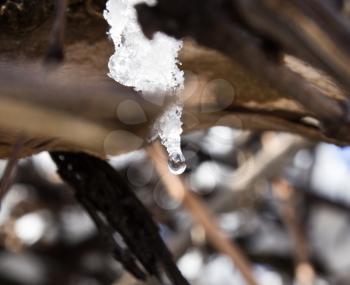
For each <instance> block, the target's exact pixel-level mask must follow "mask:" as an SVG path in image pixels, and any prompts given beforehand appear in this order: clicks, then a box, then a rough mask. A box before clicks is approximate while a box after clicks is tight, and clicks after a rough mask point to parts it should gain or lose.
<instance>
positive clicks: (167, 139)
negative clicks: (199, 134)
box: [104, 0, 185, 174]
mask: <svg viewBox="0 0 350 285" xmlns="http://www.w3.org/2000/svg"><path fill="white" fill-rule="evenodd" d="M139 3H146V4H148V5H155V4H156V1H154V0H109V1H108V2H107V6H106V10H105V12H104V17H105V18H106V20H107V21H108V23H109V25H110V26H111V29H110V31H109V34H110V36H111V38H112V40H113V42H114V45H115V49H116V51H115V53H114V54H113V55H112V56H111V58H110V60H109V63H108V67H109V71H110V72H109V76H110V77H112V78H113V79H114V80H116V81H117V82H119V83H121V84H123V85H125V86H129V87H133V88H134V89H135V90H136V91H140V92H142V94H143V95H144V96H146V98H147V95H150V94H164V96H166V95H173V96H175V98H174V99H175V100H174V101H175V103H173V104H172V105H171V106H169V107H168V109H167V110H166V111H165V113H164V114H163V115H162V116H161V117H160V118H159V119H158V121H157V122H156V123H155V126H154V127H155V129H156V131H157V133H158V135H159V137H160V139H161V141H162V143H163V145H164V146H165V147H166V149H167V151H168V153H169V168H170V170H172V172H174V173H176V174H178V173H182V172H183V171H184V170H185V164H184V156H183V155H182V152H181V147H180V144H181V133H182V128H181V125H182V122H181V115H182V104H181V100H180V98H178V97H176V96H178V95H177V94H178V92H177V91H179V90H180V89H182V88H183V84H184V74H183V72H182V71H181V70H180V69H179V68H178V66H177V64H178V60H177V56H178V52H179V50H180V49H181V47H182V42H181V41H178V40H176V39H174V38H171V37H169V36H167V35H165V34H163V33H161V32H157V33H155V34H154V37H153V39H151V40H150V39H148V38H146V37H145V35H144V34H143V32H142V30H141V27H140V26H139V23H138V21H137V15H136V9H135V8H134V5H135V4H139ZM149 98H151V97H149ZM150 100H151V99H150Z"/></svg>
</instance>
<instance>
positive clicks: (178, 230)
mask: <svg viewBox="0 0 350 285" xmlns="http://www.w3.org/2000/svg"><path fill="white" fill-rule="evenodd" d="M183 149H184V154H185V157H186V159H187V163H188V167H187V170H186V172H185V174H184V175H183V178H184V181H185V185H186V187H187V191H191V192H192V193H193V194H194V195H195V196H197V197H200V198H201V199H202V200H203V202H204V205H205V207H206V208H207V209H208V210H209V211H211V212H213V213H215V217H216V219H217V224H218V226H219V227H220V228H221V229H222V230H223V231H224V232H225V234H226V236H227V237H228V238H229V239H230V240H231V241H232V243H234V244H235V245H237V246H238V247H239V248H240V249H241V250H242V252H243V253H244V255H245V256H246V257H247V259H248V260H249V261H250V262H251V263H252V266H253V272H254V274H255V276H256V277H257V279H258V281H259V284H261V285H282V284H319V285H326V284H350V281H349V280H350V258H349V253H350V239H349V238H348V237H349V235H350V215H349V213H350V191H349V179H350V175H349V173H350V148H341V147H337V146H334V145H329V144H324V143H318V144H313V143H310V142H308V141H305V140H303V139H301V138H299V137H296V136H292V135H287V134H280V133H270V132H269V133H251V132H246V131H238V130H234V129H230V128H227V127H213V128H211V129H209V130H206V131H200V132H196V133H192V134H188V135H186V136H184V139H183ZM110 163H111V165H112V166H113V167H114V168H115V169H117V171H118V172H120V173H121V174H122V175H123V177H124V178H125V180H126V181H128V183H129V184H130V186H131V187H132V189H133V190H134V191H135V192H136V193H137V195H138V197H139V198H140V199H141V201H142V202H143V203H144V204H145V205H146V206H147V208H148V209H149V210H150V211H151V212H152V214H153V217H154V219H155V220H156V221H157V222H158V223H159V226H160V230H161V234H162V236H163V238H164V239H165V241H166V243H167V244H168V245H169V247H170V248H171V250H172V252H173V254H174V256H175V258H176V260H177V264H178V266H179V268H180V269H181V271H182V272H183V274H184V275H185V276H186V277H187V278H188V280H189V281H190V282H191V284H201V285H226V284H235V285H240V284H242V285H243V284H247V283H245V280H244V278H242V275H241V273H240V270H238V269H237V268H236V267H235V265H234V264H233V262H231V259H230V258H229V257H228V256H226V255H224V254H221V253H219V252H218V251H217V250H216V249H215V248H213V247H212V246H211V244H210V243H209V242H208V241H207V237H206V234H205V231H204V230H203V228H202V227H201V226H200V225H198V224H197V223H196V222H194V220H193V218H192V214H191V211H190V210H189V209H186V208H184V207H183V206H182V205H181V202H180V201H175V200H173V199H172V198H171V197H170V196H169V195H168V194H167V191H165V189H164V187H163V183H162V182H161V181H160V179H159V176H158V174H157V172H156V171H155V169H154V167H153V165H152V162H151V161H150V159H149V158H148V156H147V155H146V153H145V152H144V151H137V152H133V153H129V154H126V155H122V156H118V157H111V158H110ZM5 165H6V161H1V171H3V169H4V167H5ZM55 169H56V168H55V165H54V164H53V162H52V161H51V159H50V157H49V155H48V154H47V153H45V152H44V153H41V154H39V155H36V156H33V157H31V158H27V159H23V160H21V161H20V164H19V167H18V169H17V173H16V177H15V180H14V183H13V184H12V186H11V189H10V191H9V192H8V193H7V195H6V196H5V198H4V201H3V203H2V208H1V211H0V230H1V232H0V284H1V285H22V284H23V285H24V284H26V285H31V284H33V285H34V284H35V285H44V284H50V285H54V284H67V285H69V284H74V285H77V284H84V285H102V284H121V285H126V284H130V285H131V284H137V281H136V280H134V279H133V278H132V277H131V276H130V275H128V274H127V273H125V272H124V271H123V269H122V267H121V266H120V265H119V264H118V263H117V262H116V261H115V260H114V259H113V258H112V257H111V256H110V254H109V251H108V248H106V246H105V243H104V241H103V240H101V239H100V237H99V235H98V233H97V231H96V228H95V226H94V224H93V223H92V221H91V220H90V218H89V216H88V215H87V214H86V213H85V211H84V210H83V209H82V208H81V207H80V206H79V204H77V202H76V201H75V199H74V195H73V191H72V189H70V188H69V187H68V186H66V185H64V184H63V183H62V182H61V180H60V179H59V177H58V176H57V174H56V173H55Z"/></svg>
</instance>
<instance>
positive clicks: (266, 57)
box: [0, 0, 350, 157]
mask: <svg viewBox="0 0 350 285" xmlns="http://www.w3.org/2000/svg"><path fill="white" fill-rule="evenodd" d="M160 2H162V1H160ZM165 2H166V1H164V3H165ZM180 2H181V1H180ZM180 2H179V3H180ZM206 2H210V1H209V0H207V1H206ZM240 2H242V1H237V3H236V4H237V5H239V7H240V8H239V9H241V10H237V11H241V12H242V15H244V11H245V10H244V9H245V7H246V6H245V5H248V2H249V5H255V4H254V2H256V1H248V2H247V4H244V3H243V4H244V5H243V4H242V3H240ZM243 2H244V1H243ZM291 2H293V1H291ZM176 3H177V4H174V5H175V6H177V5H178V4H179V3H178V2H176ZM186 3H187V2H186ZM189 3H190V2H188V3H187V4H186V5H189ZM191 3H192V2H191ZM193 3H196V1H194V2H193ZM193 3H192V4H193ZM186 5H184V6H183V7H181V9H187V8H186V7H187V6H186ZM193 5H195V4H193ZM199 5H200V6H202V5H201V4H199ZM293 5H294V4H293ZM203 7H205V5H204V6H203ZM254 7H256V9H258V8H257V7H258V5H256V6H254ZM203 9H204V8H203ZM174 11H176V9H175V10H174ZM189 11H190V12H191V11H192V10H189ZM198 11H199V13H202V12H203V14H200V15H199V16H200V17H203V16H205V15H206V14H205V13H206V11H205V9H204V10H198ZM198 11H197V12H198ZM165 12H166V11H165ZM221 12H222V11H221ZM221 12H220V13H221ZM261 13H262V12H261ZM261 13H260V14H261ZM260 14H259V15H260ZM144 15H147V13H144ZM164 15H167V14H166V13H164ZM213 15H214V16H215V15H216V14H215V13H213ZM192 16H195V15H192ZM197 16H198V15H197ZM260 16H261V15H260ZM260 16H259V17H260ZM263 16H264V17H263ZM261 17H263V19H264V20H265V21H266V20H267V19H266V14H262V16H261ZM276 17H277V16H276ZM51 18H52V16H51ZM224 18H225V17H224ZM200 19H202V18H200ZM312 19H313V18H312ZM214 20H215V19H214ZM248 20H249V19H247V21H248ZM51 21H52V20H51V19H50V18H49V20H47V21H46V22H45V24H41V25H39V24H38V25H37V26H38V28H36V29H34V30H31V31H27V32H26V33H21V34H18V35H14V34H13V33H12V34H11V33H3V34H1V35H0V38H1V39H0V41H1V44H0V58H1V59H2V61H4V62H7V63H6V64H1V66H0V81H1V84H0V102H1V104H0V106H1V107H0V108H1V109H2V112H1V113H0V116H1V118H0V131H1V133H2V134H3V135H2V137H1V147H0V155H1V156H2V157H7V156H9V154H10V153H11V149H12V146H13V145H14V141H15V138H16V136H17V134H18V133H20V132H22V131H25V132H26V134H27V137H28V138H29V139H28V141H27V142H26V143H25V146H26V147H25V148H24V149H23V152H22V155H29V154H32V153H35V152H38V151H41V150H45V149H49V150H63V149H64V150H85V151H88V152H93V153H95V154H98V155H100V156H104V155H105V154H106V151H105V146H104V144H105V142H106V137H108V135H110V134H111V132H113V131H114V130H119V129H121V130H124V131H127V132H128V133H129V134H132V135H135V136H136V137H137V138H139V139H141V141H145V139H146V138H147V135H148V134H147V132H148V130H149V127H150V124H151V123H152V121H153V120H154V119H155V118H156V116H157V115H158V114H159V112H160V111H161V109H163V107H161V106H157V105H154V104H151V103H150V102H148V101H146V100H142V99H141V98H139V95H138V94H136V93H134V92H132V91H130V90H128V89H125V88H124V89H120V88H119V87H115V86H114V87H113V86H112V85H116V84H115V83H114V82H111V81H110V80H108V79H107V76H106V73H107V61H108V57H109V55H110V54H112V49H113V47H112V44H111V43H110V42H109V41H108V39H107V37H106V35H105V32H106V29H107V27H106V23H105V22H104V21H103V20H101V19H99V18H97V17H92V16H90V15H89V14H86V13H81V12H80V14H79V15H75V14H73V15H72V14H68V16H67V23H66V26H67V27H66V35H65V42H64V46H65V51H66V55H65V56H66V63H64V64H63V66H62V67H61V68H59V69H58V70H57V71H55V72H52V73H51V74H49V75H45V74H44V72H41V71H35V72H33V70H32V66H31V67H30V68H29V67H28V69H26V68H23V69H22V71H18V70H16V69H14V68H13V67H10V66H13V65H14V61H13V60H16V63H15V64H16V65H23V62H28V61H30V62H32V61H33V60H34V61H35V59H38V58H39V59H40V60H41V58H42V56H43V54H44V53H45V51H46V43H47V40H48V38H49V35H50V32H51V26H50V25H49V23H51ZM214 23H215V21H214ZM183 24H184V25H188V26H185V28H190V27H191V26H190V25H189V24H188V23H187V22H186V21H184V22H183ZM235 25H237V23H236V22H235V23H233V24H232V25H227V23H226V24H225V25H223V26H221V24H220V25H219V26H217V27H216V28H218V27H222V28H224V29H219V30H218V31H217V33H211V32H210V31H212V30H210V29H209V30H208V29H205V26H202V27H201V29H202V30H203V33H204V34H203V35H202V34H197V32H200V30H199V31H197V30H196V31H192V32H191V31H190V32H189V33H187V34H190V35H194V36H195V37H196V38H197V39H198V38H199V39H200V40H202V37H204V36H207V35H208V34H209V33H210V35H213V34H215V35H216V37H212V36H209V37H207V38H208V41H213V42H209V43H208V46H211V47H214V48H216V49H218V50H220V51H221V52H224V53H226V56H225V55H223V54H222V53H220V52H218V51H214V50H212V49H208V48H203V47H201V46H198V45H196V44H193V43H191V42H186V44H185V46H184V49H183V50H182V52H181V56H180V60H181V62H182V67H183V69H184V70H186V71H190V72H189V74H190V75H192V79H193V77H195V78H196V79H195V81H196V84H195V87H193V86H194V85H193V80H192V81H191V80H190V79H189V80H188V84H187V87H188V88H187V89H186V90H185V96H186V98H187V99H186V101H185V115H184V130H185V132H190V131H193V130H197V129H203V128H208V127H211V126H213V125H226V126H230V127H234V128H243V129H252V130H258V131H263V130H275V131H285V132H291V133H296V134H300V135H302V136H304V137H306V138H310V139H313V140H318V141H327V142H331V143H336V144H341V145H344V144H349V142H350V135H349V134H350V132H349V125H348V123H347V121H346V117H345V116H346V114H345V109H344V108H343V107H344V106H346V104H347V103H346V101H345V98H346V95H345V92H344V90H343V89H342V88H341V87H339V85H337V84H336V83H335V81H334V80H333V79H331V78H330V77H328V76H327V75H325V73H324V72H322V71H319V70H317V69H314V68H312V67H311V66H309V65H307V64H305V63H303V62H302V61H301V60H299V59H296V58H294V57H291V56H284V60H283V61H282V60H281V57H282V55H279V54H280V53H281V52H280V50H282V51H283V49H282V47H284V45H283V46H282V47H279V49H277V53H274V52H270V53H264V49H263V45H261V44H262V43H263V40H264V39H265V38H264V37H262V38H259V37H258V36H257V35H260V34H259V33H258V32H256V31H255V30H254V28H253V27H252V26H251V25H247V23H245V24H242V23H239V25H241V26H239V25H238V26H237V27H238V28H237V27H236V26H235ZM231 26H232V27H236V28H235V29H236V30H235V33H233V31H232V27H231ZM262 27H263V26H262ZM214 28H215V25H214ZM211 29H213V27H211ZM239 29H242V31H243V32H242V31H241V32H239ZM223 31H226V32H227V33H228V34H227V36H228V38H227V39H232V37H234V36H235V35H236V36H237V37H238V36H239V37H238V38H236V40H238V39H242V41H238V43H237V45H235V44H234V42H229V41H228V40H226V38H225V40H224V43H225V48H226V49H223V48H222V45H220V43H221V42H220V41H219V40H218V39H219V38H220V37H222V33H223ZM253 31H254V33H253ZM327 31H328V29H327ZM182 32H183V33H185V32H184V31H182ZM237 33H238V34H237ZM250 33H252V34H250ZM187 34H186V35H187ZM261 34H263V35H265V34H266V33H261ZM272 35H274V34H272ZM327 35H329V32H328V33H327ZM240 37H242V38H240ZM34 39H35V40H34ZM249 39H254V41H253V43H256V44H249V43H250V42H249V41H248V40H249ZM277 39H278V40H279V41H281V40H280V38H278V37H277V36H276V40H275V41H277ZM215 41H217V42H215ZM277 42H278V41H277ZM201 43H204V44H206V42H201ZM213 43H214V44H213ZM257 43H259V44H257ZM313 46H314V47H316V46H317V45H316V44H313ZM286 51H288V52H290V53H291V54H295V55H300V54H301V53H297V52H294V49H290V50H289V49H288V50H286ZM343 52H344V51H343ZM254 54H255V55H256V56H254ZM274 54H277V55H279V56H278V57H279V59H278V60H271V58H270V55H271V56H272V57H273V55H274ZM281 54H282V53H281ZM328 54H329V53H328ZM248 55H249V57H248V58H247V56H248ZM301 57H302V58H304V59H308V60H309V59H310V58H309V57H306V56H301ZM242 58H245V59H247V60H251V61H250V62H247V61H242ZM249 58H250V59H249ZM23 59H25V60H24V61H23ZM309 62H311V63H314V62H315V61H314V60H311V59H310V60H309ZM25 65H26V64H25ZM318 66H321V65H320V64H318ZM321 67H322V66H321ZM37 69H38V68H34V70H37ZM335 69H336V67H334V70H335ZM269 70H270V71H269ZM267 71H268V72H267ZM327 71H329V70H327ZM33 73H34V74H33ZM257 73H258V76H257ZM261 73H264V74H263V75H264V76H265V75H266V74H267V75H268V76H270V77H269V79H267V78H266V77H264V76H261V75H262V74H261ZM282 73H283V74H287V75H286V77H285V78H287V79H286V81H283V80H282V81H281V82H280V81H279V79H277V78H280V75H281V74H282ZM334 74H335V73H334ZM190 75H189V76H190ZM332 75H333V73H332ZM189 78H190V77H189ZM288 78H289V79H288ZM338 79H339V78H336V80H338ZM217 80H223V81H224V82H226V83H228V84H229V85H231V86H232V88H233V92H234V96H233V98H227V92H226V91H225V90H222V89H220V88H216V86H215V84H213V82H214V83H215V82H216V81H217ZM338 81H340V80H338ZM191 84H192V85H191ZM213 85H214V87H213ZM208 86H209V87H208ZM291 86H292V87H291ZM219 87H220V86H219ZM24 90H25V92H24ZM186 92H187V93H192V94H190V96H188V94H187V95H186ZM291 92H292V94H291ZM129 99H131V100H136V102H137V103H138V104H139V105H140V106H141V107H142V110H143V111H144V112H145V114H146V117H147V121H146V122H144V123H143V124H139V125H128V124H124V123H123V122H121V120H120V118H117V116H116V109H117V106H118V105H119V104H120V103H121V102H124V101H125V100H129ZM228 99H230V100H231V101H228ZM299 102H302V103H303V104H304V106H301V105H300V103H299ZM15 112H16V113H15ZM15 114H16V115H15ZM135 116H136V117H138V116H140V114H135ZM310 117H312V120H311V123H310V120H309V119H310ZM43 122H45V125H43ZM330 125H331V126H333V128H331V127H330ZM334 126H336V128H334ZM109 138H112V141H110V143H109V145H114V146H115V147H114V150H113V153H114V154H117V153H121V152H125V151H129V150H133V149H135V148H138V147H140V143H139V139H136V138H135V143H134V144H132V143H131V144H125V143H121V142H123V141H125V137H123V136H122V135H121V136H120V137H117V136H115V135H114V136H109ZM129 139H130V140H132V138H129Z"/></svg>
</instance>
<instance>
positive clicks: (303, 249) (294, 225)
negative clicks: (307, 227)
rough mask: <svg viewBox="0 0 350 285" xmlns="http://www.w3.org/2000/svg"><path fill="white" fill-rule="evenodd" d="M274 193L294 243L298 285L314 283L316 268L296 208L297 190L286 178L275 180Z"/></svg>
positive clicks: (311, 284)
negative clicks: (312, 262) (311, 260)
mask: <svg viewBox="0 0 350 285" xmlns="http://www.w3.org/2000/svg"><path fill="white" fill-rule="evenodd" d="M273 190H274V193H275V195H276V197H277V198H278V200H279V202H280V204H279V206H280V213H281V216H282V219H283V221H284V223H285V225H286V227H287V230H288V232H289V234H290V236H291V239H292V241H293V245H294V253H295V263H296V265H295V266H296V268H295V277H296V281H297V284H298V285H313V284H314V283H315V270H314V268H313V266H312V264H311V263H310V257H309V249H308V245H307V240H306V237H305V234H304V232H303V229H302V226H301V224H300V221H299V218H298V213H297V210H296V200H295V198H296V197H295V190H294V189H293V188H292V187H291V186H290V185H289V183H288V182H287V181H286V180H283V179H280V180H277V181H275V182H274V188H273Z"/></svg>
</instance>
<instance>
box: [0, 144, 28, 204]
mask: <svg viewBox="0 0 350 285" xmlns="http://www.w3.org/2000/svg"><path fill="white" fill-rule="evenodd" d="M22 146H23V138H22V137H19V138H18V139H17V142H16V144H15V145H14V147H13V151H12V154H11V156H10V157H9V159H8V161H7V164H6V167H5V171H4V174H3V176H2V178H1V182H0V207H1V202H2V199H3V198H4V196H5V195H6V193H7V192H8V190H9V189H10V186H11V183H12V179H13V175H14V172H15V171H16V167H17V163H18V160H19V158H20V152H21V148H22Z"/></svg>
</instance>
